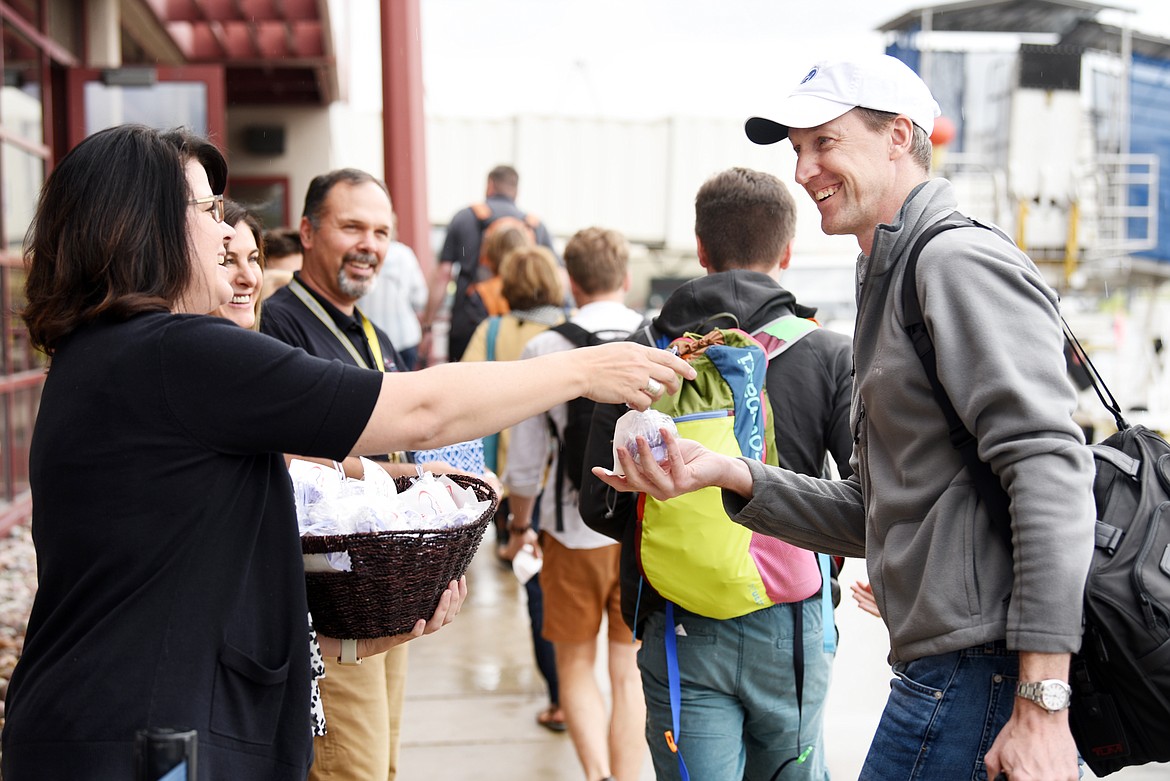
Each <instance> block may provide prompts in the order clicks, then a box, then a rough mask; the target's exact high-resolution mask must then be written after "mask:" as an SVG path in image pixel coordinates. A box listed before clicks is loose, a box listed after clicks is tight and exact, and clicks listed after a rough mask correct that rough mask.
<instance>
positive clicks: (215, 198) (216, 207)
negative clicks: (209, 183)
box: [187, 195, 223, 222]
mask: <svg viewBox="0 0 1170 781" xmlns="http://www.w3.org/2000/svg"><path fill="white" fill-rule="evenodd" d="M187 203H189V204H191V205H192V206H201V205H203V204H205V203H210V204H211V212H210V213H211V218H212V219H213V220H215V221H216V222H223V196H222V195H209V196H207V197H206V198H192V199H191V200H189V201H187Z"/></svg>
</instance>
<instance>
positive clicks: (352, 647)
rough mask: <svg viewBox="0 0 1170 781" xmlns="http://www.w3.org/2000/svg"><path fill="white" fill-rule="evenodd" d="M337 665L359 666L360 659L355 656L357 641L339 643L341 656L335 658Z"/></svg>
mask: <svg viewBox="0 0 1170 781" xmlns="http://www.w3.org/2000/svg"><path fill="white" fill-rule="evenodd" d="M337 663H338V664H361V663H362V658H361V657H360V656H358V655H357V640H352V639H351V640H342V641H341V656H339V657H337Z"/></svg>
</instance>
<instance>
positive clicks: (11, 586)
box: [0, 524, 37, 726]
mask: <svg viewBox="0 0 1170 781" xmlns="http://www.w3.org/2000/svg"><path fill="white" fill-rule="evenodd" d="M36 592H37V559H36V554H35V553H34V551H33V544H32V532H31V531H30V530H29V528H28V526H27V525H24V524H21V525H18V526H15V527H13V528H12V530H11V531H9V533H8V534H6V535H4V536H3V537H0V726H3V723H4V697H6V696H7V694H8V679H9V678H10V677H11V675H12V668H13V667H15V666H16V660H17V659H19V658H20V651H21V649H22V648H23V647H24V632H25V629H27V628H28V613H29V610H31V609H32V601H33V595H34V594H36Z"/></svg>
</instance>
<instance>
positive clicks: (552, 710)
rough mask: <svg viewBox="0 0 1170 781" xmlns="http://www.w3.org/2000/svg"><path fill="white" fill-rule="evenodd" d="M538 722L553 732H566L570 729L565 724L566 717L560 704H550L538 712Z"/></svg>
mask: <svg viewBox="0 0 1170 781" xmlns="http://www.w3.org/2000/svg"><path fill="white" fill-rule="evenodd" d="M558 716H559V718H558ZM536 723H537V724H539V725H540V726H542V727H544V728H545V729H547V730H551V731H552V732H564V731H565V730H566V729H568V727H567V726H566V725H565V717H564V715H563V714H562V713H561V709H560V706H558V705H549V706H548V707H547V708H545V709H544V710H542V711H541V712H540V713H538V714H536Z"/></svg>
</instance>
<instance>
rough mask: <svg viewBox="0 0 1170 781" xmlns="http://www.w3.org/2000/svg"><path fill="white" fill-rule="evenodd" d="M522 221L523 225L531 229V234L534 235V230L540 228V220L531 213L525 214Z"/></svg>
mask: <svg viewBox="0 0 1170 781" xmlns="http://www.w3.org/2000/svg"><path fill="white" fill-rule="evenodd" d="M523 221H524V224H525V225H527V226H528V227H529V228H531V229H532V232H533V233H536V229H537V228H539V227H540V218H539V217H537V216H536V215H535V214H533V213H532V212H529V213H528V214H525V215H524V218H523Z"/></svg>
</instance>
